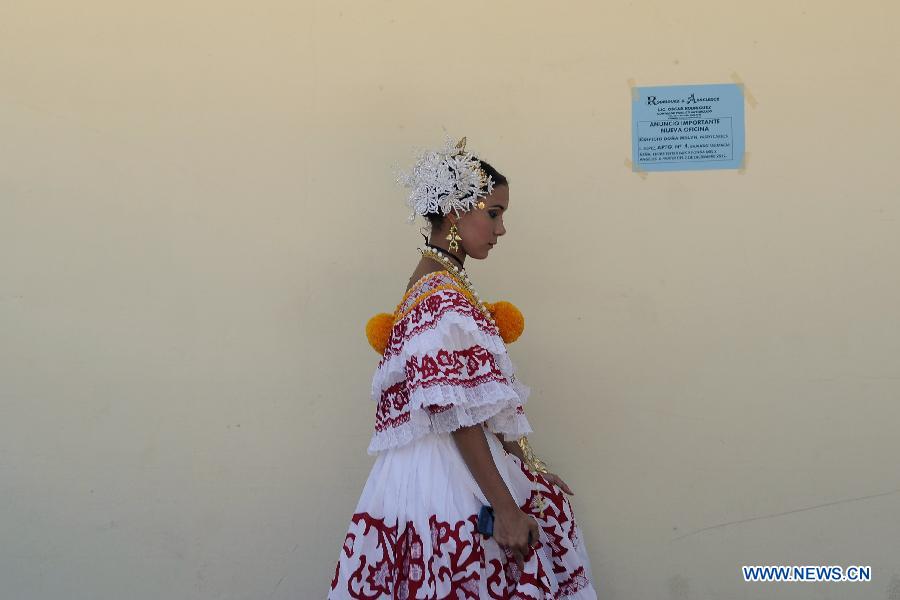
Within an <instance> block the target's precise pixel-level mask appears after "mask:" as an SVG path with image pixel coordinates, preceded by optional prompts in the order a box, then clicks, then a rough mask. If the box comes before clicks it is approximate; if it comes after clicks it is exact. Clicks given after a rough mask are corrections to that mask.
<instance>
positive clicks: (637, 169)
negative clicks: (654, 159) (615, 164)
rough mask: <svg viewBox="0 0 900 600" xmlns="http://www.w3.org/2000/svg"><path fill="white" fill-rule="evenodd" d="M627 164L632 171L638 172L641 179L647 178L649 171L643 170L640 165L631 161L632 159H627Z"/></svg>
mask: <svg viewBox="0 0 900 600" xmlns="http://www.w3.org/2000/svg"><path fill="white" fill-rule="evenodd" d="M625 166H626V167H628V169H629V170H631V172H632V173H637V175H638V177H640V178H641V179H647V171H645V170H643V169H642V168H641V167H640V165H636V164H634V163H633V162H631V159H629V158H626V159H625Z"/></svg>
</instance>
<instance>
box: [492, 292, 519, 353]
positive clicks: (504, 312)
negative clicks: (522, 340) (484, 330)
mask: <svg viewBox="0 0 900 600" xmlns="http://www.w3.org/2000/svg"><path fill="white" fill-rule="evenodd" d="M487 308H488V310H489V311H490V313H491V314H492V315H493V317H494V322H495V323H497V328H498V329H499V330H500V337H501V338H503V341H504V342H506V343H507V344H511V343H513V342H514V341H516V340H517V339H519V336H520V335H522V332H523V331H525V317H524V316H523V315H522V311H520V310H519V309H518V308H517V307H516V305H515V304H513V303H512V302H506V301H504V300H501V301H500V302H493V303H490V302H489V303H487Z"/></svg>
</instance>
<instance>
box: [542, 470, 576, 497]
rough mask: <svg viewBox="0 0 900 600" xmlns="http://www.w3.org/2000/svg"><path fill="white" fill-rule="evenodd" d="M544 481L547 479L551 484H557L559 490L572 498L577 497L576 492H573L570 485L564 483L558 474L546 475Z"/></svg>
mask: <svg viewBox="0 0 900 600" xmlns="http://www.w3.org/2000/svg"><path fill="white" fill-rule="evenodd" d="M544 479H546V480H547V481H549V482H550V483H554V484H556V485H557V486H559V489H561V490H562V491H564V492H565V493H567V494H569V495H570V496H574V495H575V492H573V491H572V488H570V487H569V485H568V484H567V483H566V482H565V481H563V480H562V479H561V478H560V476H559V475H557V474H556V473H544Z"/></svg>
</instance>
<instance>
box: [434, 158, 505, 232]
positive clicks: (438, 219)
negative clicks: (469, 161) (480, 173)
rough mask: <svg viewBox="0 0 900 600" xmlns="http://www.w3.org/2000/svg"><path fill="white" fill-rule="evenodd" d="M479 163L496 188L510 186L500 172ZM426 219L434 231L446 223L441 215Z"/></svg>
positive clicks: (435, 214)
mask: <svg viewBox="0 0 900 600" xmlns="http://www.w3.org/2000/svg"><path fill="white" fill-rule="evenodd" d="M478 163H479V165H480V166H481V168H482V169H484V172H485V173H487V174H488V175H489V176H490V178H491V179H492V180H493V181H494V187H495V188H496V187H499V186H501V185H506V186H508V185H509V181H508V180H507V179H506V176H505V175H503V173H501V172H500V171H498V170H497V169H495V168H494V167H492V166H491V165H490V164H488V163H486V162H485V161H483V160H481V159H480V158H479V159H478ZM425 218H426V219H428V222H429V223H430V224H431V228H432V229H437V228H440V226H441V223H443V222H444V218H445V216H444V215H442V214H441V213H428V214H426V215H425Z"/></svg>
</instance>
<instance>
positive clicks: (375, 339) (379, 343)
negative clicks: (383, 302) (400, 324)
mask: <svg viewBox="0 0 900 600" xmlns="http://www.w3.org/2000/svg"><path fill="white" fill-rule="evenodd" d="M393 327H394V316H393V315H389V314H387V313H378V314H377V315H375V316H374V317H372V318H371V319H369V321H368V323H366V338H367V339H368V340H369V344H370V345H371V346H372V348H374V349H375V352H377V353H378V354H384V349H385V348H387V343H388V340H389V339H390V337H391V329H392V328H393Z"/></svg>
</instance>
